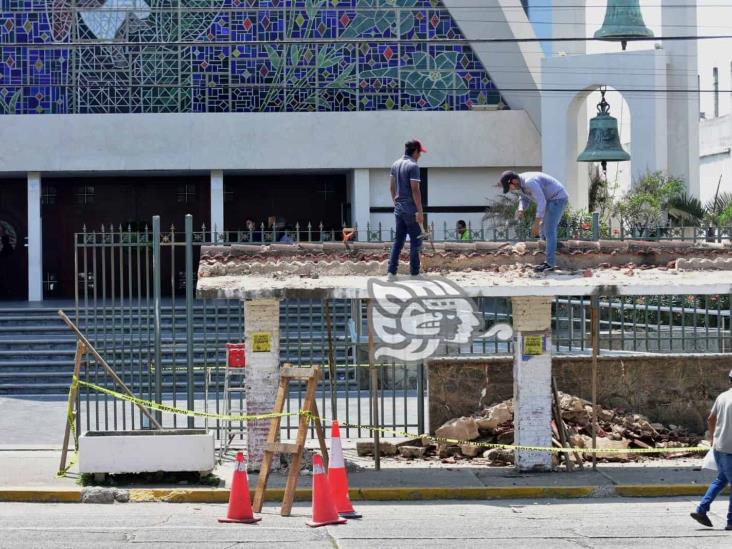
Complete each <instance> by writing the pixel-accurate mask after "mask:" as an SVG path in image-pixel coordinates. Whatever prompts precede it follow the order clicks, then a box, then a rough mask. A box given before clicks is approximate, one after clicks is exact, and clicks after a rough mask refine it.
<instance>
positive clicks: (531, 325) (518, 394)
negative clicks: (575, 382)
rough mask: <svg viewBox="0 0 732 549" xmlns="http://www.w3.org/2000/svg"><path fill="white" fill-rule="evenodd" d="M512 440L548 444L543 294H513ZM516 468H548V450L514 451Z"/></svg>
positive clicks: (547, 307) (548, 360) (547, 313)
mask: <svg viewBox="0 0 732 549" xmlns="http://www.w3.org/2000/svg"><path fill="white" fill-rule="evenodd" d="M511 303H512V306H513V331H514V361H513V399H514V400H513V418H514V419H513V422H514V429H515V431H514V441H515V444H518V445H521V446H540V447H543V448H549V447H551V445H552V433H551V419H552V412H551V410H552V407H551V404H552V396H551V375H552V351H551V349H552V345H551V305H552V300H551V299H550V298H546V297H513V298H511ZM516 467H517V468H518V469H519V470H520V471H548V470H551V468H552V458H551V453H550V452H537V451H517V452H516Z"/></svg>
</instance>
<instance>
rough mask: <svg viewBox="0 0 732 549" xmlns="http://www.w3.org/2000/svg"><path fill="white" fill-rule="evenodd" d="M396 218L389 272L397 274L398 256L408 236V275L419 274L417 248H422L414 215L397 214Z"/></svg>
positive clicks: (419, 231)
mask: <svg viewBox="0 0 732 549" xmlns="http://www.w3.org/2000/svg"><path fill="white" fill-rule="evenodd" d="M395 216H396V232H395V234H394V244H392V246H391V256H390V257H389V269H388V270H389V272H390V273H391V274H394V275H395V274H396V273H397V268H398V267H399V255H400V254H401V253H402V248H404V241H405V240H406V239H407V235H409V272H410V274H413V275H417V274H419V248H420V247H421V246H422V239H420V238H419V235H420V234H422V229H420V228H419V223H417V217H416V215H415V214H414V213H406V212H404V213H400V212H399V213H398V212H395Z"/></svg>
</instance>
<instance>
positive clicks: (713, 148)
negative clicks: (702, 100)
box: [699, 114, 732, 204]
mask: <svg viewBox="0 0 732 549" xmlns="http://www.w3.org/2000/svg"><path fill="white" fill-rule="evenodd" d="M699 130H700V131H699V136H700V139H699V141H700V143H699V152H700V155H701V159H700V163H701V169H700V180H701V181H702V185H701V194H700V196H699V198H700V200H701V201H702V204H706V203H707V202H709V201H711V200H713V199H714V195H715V193H716V192H717V185H718V184H719V192H720V193H723V192H727V193H732V156H731V154H730V149H731V148H732V115H731V114H728V115H726V116H722V117H719V118H715V119H712V120H702V121H701V124H700V128H699ZM720 178H721V179H720Z"/></svg>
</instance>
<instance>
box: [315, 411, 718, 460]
mask: <svg viewBox="0 0 732 549" xmlns="http://www.w3.org/2000/svg"><path fill="white" fill-rule="evenodd" d="M303 413H307V412H303ZM341 427H343V428H351V429H366V430H370V431H379V432H381V433H385V434H392V435H395V436H399V437H408V438H422V439H427V440H431V441H433V442H437V443H438V444H445V445H450V446H475V447H478V448H489V449H492V448H500V449H502V450H521V451H526V452H554V453H560V454H563V453H570V452H571V453H578V454H662V453H668V454H675V453H683V452H708V451H709V447H707V446H685V447H682V448H595V449H593V448H578V447H570V448H557V447H544V446H525V445H520V444H498V443H493V442H475V441H472V440H458V439H452V438H444V437H435V436H432V435H428V434H422V435H417V434H414V433H407V432H406V431H396V430H394V429H389V428H386V427H374V426H372V425H354V424H348V423H344V424H341Z"/></svg>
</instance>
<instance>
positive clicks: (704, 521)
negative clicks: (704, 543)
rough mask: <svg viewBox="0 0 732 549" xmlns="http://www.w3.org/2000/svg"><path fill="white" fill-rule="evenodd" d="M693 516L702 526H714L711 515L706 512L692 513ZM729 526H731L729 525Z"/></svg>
mask: <svg viewBox="0 0 732 549" xmlns="http://www.w3.org/2000/svg"><path fill="white" fill-rule="evenodd" d="M691 518H693V519H694V520H695V521H697V522H698V523H699V524H701V525H702V526H708V527H709V528H711V527H712V521H711V520H709V517H708V516H707V514H706V513H691ZM727 528H729V526H728V527H727ZM727 528H725V530H727Z"/></svg>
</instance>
